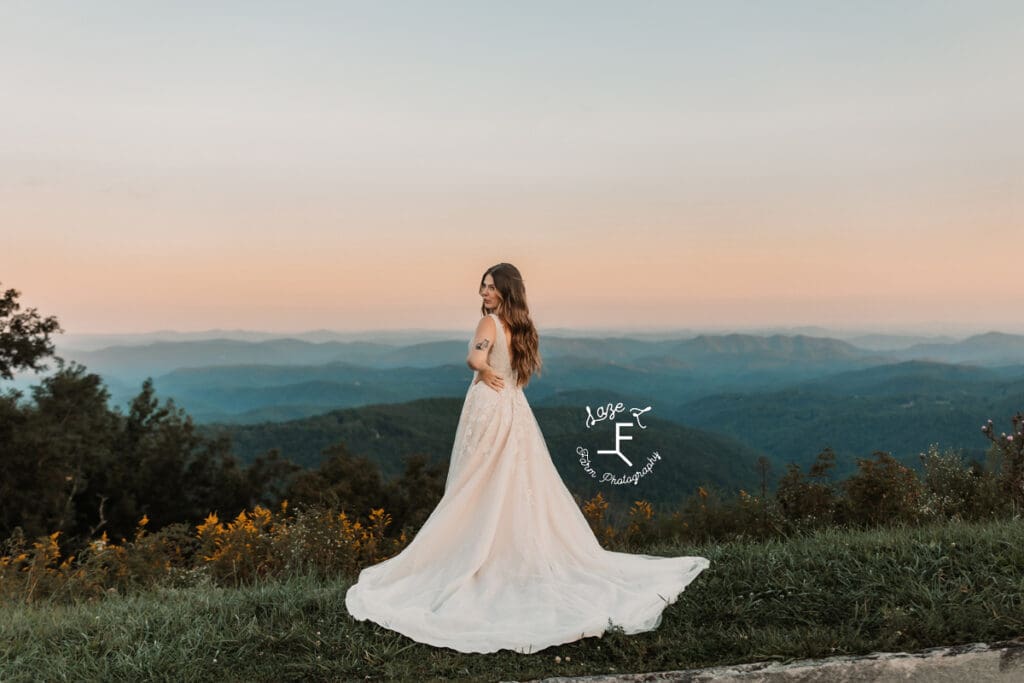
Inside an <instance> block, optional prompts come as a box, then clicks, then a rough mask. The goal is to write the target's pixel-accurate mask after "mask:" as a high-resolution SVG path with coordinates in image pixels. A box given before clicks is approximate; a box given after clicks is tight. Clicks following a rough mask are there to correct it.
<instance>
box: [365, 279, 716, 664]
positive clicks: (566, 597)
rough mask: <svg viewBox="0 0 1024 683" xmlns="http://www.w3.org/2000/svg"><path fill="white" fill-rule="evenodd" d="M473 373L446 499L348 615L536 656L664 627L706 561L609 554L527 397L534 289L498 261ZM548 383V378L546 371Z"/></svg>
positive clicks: (426, 637)
mask: <svg viewBox="0 0 1024 683" xmlns="http://www.w3.org/2000/svg"><path fill="white" fill-rule="evenodd" d="M480 296H481V297H482V299H483V301H482V309H483V310H482V312H483V313H484V316H483V318H482V319H481V320H480V324H479V325H478V326H477V329H476V333H475V335H474V337H473V340H472V341H470V343H469V355H468V356H467V358H466V362H467V364H468V365H469V367H471V368H472V369H473V370H474V373H473V381H472V382H471V383H470V385H469V389H468V391H467V393H466V399H465V402H464V403H463V406H462V414H461V416H460V417H459V424H458V427H457V428H456V431H455V443H454V446H453V448H452V455H451V462H450V465H449V469H448V479H447V481H446V482H445V492H444V495H443V496H442V498H441V501H440V502H439V503H438V504H437V507H436V508H434V510H433V512H431V514H430V517H428V518H427V521H426V522H424V524H423V526H422V528H421V529H420V531H419V533H417V534H416V536H415V537H414V538H413V540H412V542H410V543H409V545H408V546H406V548H405V549H404V550H403V551H402V552H401V553H399V554H398V555H395V556H394V557H391V558H389V559H387V560H384V561H383V562H380V563H379V564H376V565H374V566H372V567H367V568H366V569H364V570H363V571H362V572H361V573H360V574H359V580H358V581H357V583H356V584H355V585H353V586H352V587H351V588H350V589H349V591H348V593H347V595H346V596H345V605H346V607H347V608H348V611H349V613H350V614H351V615H352V616H353V617H355V618H356V619H359V620H364V619H369V620H372V621H374V622H376V623H378V624H380V625H382V626H385V627H387V628H390V629H392V630H395V631H398V632H400V633H404V634H405V635H407V636H409V637H410V638H412V639H413V640H417V641H419V642H422V643H429V644H431V645H437V646H444V647H450V648H452V649H454V650H458V651H459V652H479V653H486V652H495V651H497V650H500V649H508V650H514V651H516V652H522V653H531V652H536V651H538V650H541V649H543V648H545V647H548V646H551V645H558V644H562V643H567V642H571V641H574V640H578V639H580V638H584V637H588V636H600V635H601V634H603V633H604V631H605V630H606V629H607V628H609V626H612V625H614V626H621V627H622V628H623V630H624V632H625V633H639V632H642V631H650V630H653V629H655V628H657V627H658V626H659V625H660V624H661V614H662V611H663V610H664V609H665V607H666V606H668V605H669V604H671V603H673V602H675V601H676V598H677V597H678V596H679V594H680V593H681V592H682V591H683V589H684V588H685V587H686V586H687V585H688V584H689V583H690V582H691V581H693V579H694V578H695V577H696V576H697V575H698V574H699V573H700V572H701V571H703V570H704V569H705V568H707V567H708V566H709V562H708V560H706V559H705V558H703V557H657V556H653V555H640V554H628V553H620V552H612V551H608V550H605V549H604V548H602V547H601V545H600V543H598V541H597V538H596V537H595V536H594V534H593V532H592V531H591V529H590V526H589V524H588V523H587V520H586V518H585V517H584V516H583V513H582V511H581V510H580V509H579V507H578V506H577V504H576V501H575V500H574V499H573V497H572V494H571V493H570V492H569V490H568V489H567V488H566V487H565V484H564V483H563V482H562V479H561V477H560V475H559V474H558V471H557V470H556V469H555V466H554V464H553V463H552V461H551V455H550V453H549V452H548V449H547V445H546V444H545V442H544V436H543V435H542V433H541V430H540V426H539V425H538V424H537V421H536V419H535V418H534V415H533V412H532V411H531V409H530V405H529V404H528V403H527V401H526V396H525V395H524V393H523V387H525V386H526V385H527V383H528V382H529V378H530V375H531V374H532V373H533V372H535V371H539V370H540V368H541V359H540V354H539V353H538V337H537V330H536V328H535V327H534V325H533V322H532V321H531V320H530V313H529V308H528V307H527V305H526V291H525V289H524V286H523V278H522V276H521V275H520V274H519V271H518V270H517V269H516V267H515V266H513V265H511V264H509V263H499V264H498V265H496V266H492V267H491V268H488V269H487V272H485V273H484V276H483V278H482V279H481V283H480ZM538 374H539V373H538Z"/></svg>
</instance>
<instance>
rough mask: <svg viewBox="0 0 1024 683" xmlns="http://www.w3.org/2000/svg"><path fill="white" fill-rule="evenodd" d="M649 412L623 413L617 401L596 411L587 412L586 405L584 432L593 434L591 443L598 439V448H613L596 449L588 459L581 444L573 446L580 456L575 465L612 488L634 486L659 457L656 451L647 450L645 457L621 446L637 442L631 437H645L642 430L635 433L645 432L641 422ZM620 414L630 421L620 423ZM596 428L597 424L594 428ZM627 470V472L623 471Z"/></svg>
mask: <svg viewBox="0 0 1024 683" xmlns="http://www.w3.org/2000/svg"><path fill="white" fill-rule="evenodd" d="M650 410H651V406H647V407H645V408H629V409H628V410H627V409H626V407H625V406H624V405H623V404H622V403H621V402H620V403H615V404H612V403H607V404H605V405H602V406H598V408H597V409H596V410H591V408H590V406H589V405H588V406H586V412H587V415H586V421H585V425H586V428H587V429H588V430H592V431H593V433H594V441H598V440H600V441H601V445H604V446H614V447H613V448H600V449H598V450H596V451H595V452H594V455H593V459H592V458H591V455H590V450H589V449H587V448H585V447H584V446H583V445H579V446H577V447H576V454H577V455H579V456H580V459H579V462H580V466H582V467H583V471H584V472H586V473H587V474H589V475H590V476H591V477H593V478H594V479H598V480H599V481H602V482H608V483H610V484H615V485H620V484H633V485H636V484H638V483H640V479H641V478H643V477H645V476H646V475H648V474H650V472H651V471H652V470H653V469H654V463H656V462H657V461H659V460H661V454H660V453H658V451H651V452H650V454H649V455H646V456H644V455H643V454H642V452H643V450H644V449H642V448H637V447H636V444H635V443H634V444H629V445H628V446H624V445H623V444H624V442H631V441H639V440H640V439H636V438H634V437H636V436H646V435H644V434H643V432H642V431H641V432H637V431H636V430H638V429H639V430H645V429H647V425H645V424H644V423H643V416H644V415H645V414H646V413H648V412H650ZM623 413H628V416H630V417H631V418H632V419H631V420H630V421H628V422H627V421H623V418H625V417H626V415H623ZM620 416H621V417H620ZM600 423H611V424H600ZM596 425H599V426H598V427H597V429H595V426H596ZM612 426H613V427H614V429H612V428H611V427H612ZM644 440H645V441H646V439H644ZM641 463H642V464H641ZM627 468H628V471H625V470H626V469H627ZM598 470H602V471H601V472H599V471H598Z"/></svg>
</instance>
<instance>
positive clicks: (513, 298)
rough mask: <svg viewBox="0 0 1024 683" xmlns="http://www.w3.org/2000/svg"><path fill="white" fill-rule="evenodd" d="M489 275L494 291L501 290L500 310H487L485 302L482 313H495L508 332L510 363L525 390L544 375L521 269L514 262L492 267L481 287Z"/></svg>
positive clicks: (537, 336) (538, 340)
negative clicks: (534, 380)
mask: <svg viewBox="0 0 1024 683" xmlns="http://www.w3.org/2000/svg"><path fill="white" fill-rule="evenodd" d="M488 275H490V276H491V277H493V278H494V288H495V289H496V290H497V291H498V297H499V299H500V307H499V308H498V310H496V311H491V310H488V308H487V307H486V306H484V304H483V303H481V304H480V311H481V313H482V314H483V315H487V314H488V313H491V312H496V313H497V314H498V317H499V318H501V322H502V323H503V324H504V326H505V330H506V332H507V333H508V334H507V336H508V350H509V361H510V362H511V363H512V367H513V368H514V369H515V371H516V376H517V377H518V384H519V386H521V387H525V386H526V385H527V384H529V383H530V376H531V375H532V374H533V373H535V372H536V373H537V376H538V377H539V376H540V375H541V367H542V366H543V361H542V360H541V357H540V336H539V335H538V334H537V328H536V327H535V326H534V324H533V320H531V319H530V307H529V306H527V304H526V286H525V283H524V281H523V276H522V275H521V274H520V273H519V269H518V268H516V267H515V266H513V265H512V264H511V263H499V264H498V265H495V266H491V267H490V268H488V269H487V270H486V271H484V274H483V275H481V276H480V288H481V289H483V286H484V280H485V279H486V278H487V276H488Z"/></svg>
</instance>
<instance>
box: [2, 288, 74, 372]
mask: <svg viewBox="0 0 1024 683" xmlns="http://www.w3.org/2000/svg"><path fill="white" fill-rule="evenodd" d="M19 296H21V292H19V291H18V290H16V289H8V290H7V291H6V292H4V295H3V298H0V379H14V371H15V370H41V369H44V368H45V367H46V366H45V365H43V364H42V360H43V359H44V358H46V357H47V356H52V355H53V353H54V348H53V342H52V341H51V340H50V335H51V334H54V333H56V332H63V331H64V330H62V329H61V327H60V324H59V323H58V322H57V318H56V317H54V316H52V315H51V316H49V317H46V318H41V317H40V316H39V313H38V312H37V311H36V309H34V308H29V309H27V310H25V311H24V312H23V313H19V312H18V311H20V310H21V305H20V304H19V303H18V297H19Z"/></svg>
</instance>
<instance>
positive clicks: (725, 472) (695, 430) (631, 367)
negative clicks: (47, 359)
mask: <svg viewBox="0 0 1024 683" xmlns="http://www.w3.org/2000/svg"><path fill="white" fill-rule="evenodd" d="M859 341H860V342H861V343H862V344H864V346H857V345H855V344H852V343H849V342H847V341H841V340H838V339H832V338H827V337H811V336H806V335H792V336H786V335H773V336H756V335H748V334H726V335H699V336H695V337H693V338H690V339H672V340H661V341H648V340H642V339H630V338H600V339H594V338H574V337H555V336H550V335H549V336H544V337H542V341H541V353H542V354H543V356H544V361H545V367H544V374H543V376H541V377H535V378H534V379H533V380H531V383H530V386H529V387H528V388H527V396H528V398H529V400H530V402H531V404H532V405H533V406H534V408H535V409H536V410H537V415H538V420H539V421H540V422H541V424H542V427H543V428H544V432H545V436H546V437H547V439H548V444H549V447H550V448H551V450H552V457H553V458H554V460H555V462H556V464H557V465H558V467H559V469H560V471H563V475H564V476H565V477H566V478H567V479H568V480H570V481H571V480H572V479H573V477H574V476H576V475H577V474H580V475H581V476H582V470H581V468H580V467H579V465H578V463H577V458H576V455H575V445H574V444H572V443H570V442H571V438H570V436H569V435H571V434H574V432H572V431H571V430H570V429H569V427H566V428H565V429H560V428H559V425H560V424H564V425H572V426H573V428H575V426H576V425H578V423H579V422H580V420H581V416H582V414H583V411H584V410H585V407H586V406H587V405H590V406H597V405H600V404H603V403H607V402H609V401H614V400H623V401H624V402H625V403H626V404H627V405H629V406H648V405H649V406H651V407H652V411H651V413H650V414H651V416H652V417H654V418H660V419H662V420H667V421H670V422H671V423H674V424H673V425H671V426H670V425H669V424H668V423H662V425H661V426H660V427H659V428H660V429H663V430H665V436H666V440H665V441H666V446H665V447H664V450H665V456H666V457H665V460H664V464H668V463H669V462H670V457H669V456H672V457H674V458H676V459H677V460H678V461H679V462H678V463H677V464H678V466H679V467H681V468H684V469H685V472H686V473H687V477H689V478H687V477H684V476H683V474H682V473H680V474H679V479H678V481H677V482H676V480H675V478H674V476H672V475H671V473H670V472H669V471H665V470H667V468H662V467H660V466H659V467H657V468H655V471H656V473H657V474H658V475H660V476H661V477H668V480H667V482H668V483H663V484H659V485H658V486H659V488H662V487H663V488H665V489H666V490H667V489H668V488H669V487H670V486H671V485H672V482H676V483H678V484H679V485H682V486H685V487H687V488H689V489H691V490H692V489H693V488H694V487H695V486H697V485H699V484H700V483H701V482H704V481H709V482H712V483H713V484H715V485H720V486H724V487H729V488H734V487H737V486H748V485H750V482H751V477H753V476H755V473H753V469H751V470H750V472H748V471H747V469H748V468H753V465H752V462H753V461H755V460H756V457H757V455H759V454H763V455H765V456H766V457H767V458H768V460H769V461H770V462H771V464H772V467H773V477H772V478H773V479H774V478H777V477H778V476H779V475H780V474H781V472H782V470H783V468H784V465H785V463H787V462H796V463H798V464H800V465H802V466H806V465H808V464H809V463H811V462H812V461H813V460H814V458H815V456H816V455H817V454H818V453H819V452H820V451H821V450H822V449H824V448H825V447H831V448H832V449H834V451H835V452H836V454H837V463H836V468H835V475H836V476H840V477H841V476H845V475H848V474H850V473H852V472H853V471H854V470H855V467H856V464H855V463H856V459H857V458H867V457H870V456H871V454H872V453H873V452H874V451H877V450H883V451H887V452H890V453H892V454H893V455H894V456H895V457H897V458H898V459H900V460H901V461H903V462H905V463H907V464H910V465H913V466H915V467H916V466H917V465H918V462H917V458H918V454H919V453H921V452H924V451H925V450H926V449H927V448H928V446H929V445H930V444H932V443H938V444H940V445H942V446H943V447H947V446H948V447H954V448H959V449H962V450H963V452H964V455H965V456H967V458H968V459H971V458H974V459H981V458H983V457H984V453H985V450H986V448H987V446H988V443H987V441H986V440H985V439H984V438H982V435H981V434H980V432H979V430H978V429H979V426H980V425H981V424H982V422H983V421H984V420H985V419H987V418H989V417H994V418H997V419H998V417H999V416H1006V415H1012V414H1014V413H1015V412H1017V411H1018V410H1021V409H1024V337H1022V336H1019V335H1009V334H1001V333H996V332H992V333H988V334H983V335H977V336H974V337H970V338H968V339H965V340H962V341H948V340H944V341H942V342H934V341H926V342H921V341H920V340H919V339H902V338H897V337H886V336H885V335H874V336H871V337H864V338H862V339H861V340H859ZM901 345H902V346H901ZM866 346H870V347H871V348H865V347H866ZM464 354H465V341H464V340H457V341H456V340H453V341H430V342H425V343H416V344H407V345H395V344H380V343H372V342H365V341H358V342H351V341H348V342H342V341H321V342H310V341H304V340H301V339H272V340H266V341H240V340H228V339H217V340H205V341H179V342H159V343H153V344H148V345H138V346H118V347H108V348H103V349H99V350H94V351H83V352H74V351H71V350H67V351H64V355H65V356H67V357H69V358H74V359H76V360H80V361H81V362H83V363H85V364H86V365H87V366H88V367H89V368H90V370H91V371H94V372H99V373H100V374H102V375H103V377H104V381H105V382H106V383H107V385H108V387H109V388H110V390H111V393H112V396H113V399H114V401H115V402H121V403H123V402H124V401H126V400H127V399H128V398H130V397H131V396H134V395H135V393H137V391H138V383H139V381H140V379H141V378H142V377H144V376H148V375H152V376H154V377H156V379H155V383H154V384H155V386H156V389H157V392H158V394H159V395H160V396H161V397H173V398H174V399H175V401H176V402H177V403H178V404H179V405H181V406H183V407H184V408H185V409H186V410H187V411H188V412H189V414H191V415H192V416H193V418H194V419H195V420H196V421H197V422H198V423H201V424H207V425H212V424H214V423H216V424H218V427H217V429H218V430H220V429H225V430H227V431H228V432H229V433H230V434H231V436H232V438H233V439H234V440H235V448H236V452H237V453H238V454H239V455H241V456H243V457H244V458H247V459H248V458H252V457H254V456H255V455H257V454H260V453H263V452H266V451H268V450H269V449H271V448H279V449H281V451H282V455H284V456H286V457H289V458H292V459H294V460H296V461H298V462H300V463H303V464H305V465H315V464H316V463H317V462H318V461H319V458H320V452H321V450H322V449H323V448H324V447H325V446H326V445H329V444H330V443H331V442H332V440H343V441H345V443H346V444H347V445H348V446H349V448H350V449H351V450H352V451H353V452H355V453H362V454H366V455H372V456H373V457H374V458H375V459H377V460H378V461H379V462H380V464H381V467H382V469H383V471H384V472H385V474H386V475H392V476H393V475H394V474H395V473H396V472H397V471H398V469H399V465H398V461H399V460H400V454H402V453H405V452H407V451H408V450H409V449H413V450H416V451H420V452H423V453H425V454H428V455H429V456H430V457H431V458H432V459H443V458H446V457H448V455H449V454H450V449H451V444H452V438H453V436H454V426H455V423H456V421H457V418H458V406H459V405H460V403H461V400H462V398H463V397H464V396H465V392H466V389H467V387H468V384H469V378H470V372H469V370H468V368H466V367H465V365H463V364H462V363H461V360H462V358H463V357H464ZM453 359H455V360H458V361H459V362H457V363H453V362H452V361H453ZM432 400H436V401H437V402H436V403H432V402H431V401H432ZM383 404H398V405H397V406H396V407H394V408H390V409H389V408H387V407H385V406H384V405H383ZM371 406H372V407H371ZM545 408H550V409H551V410H550V411H549V410H545ZM353 409H354V410H353ZM556 409H557V410H556ZM389 411H390V412H389ZM421 413H422V414H421ZM304 418H309V419H304ZM267 422H270V423H271V424H267ZM563 436H564V438H563ZM560 439H562V440H561V441H560ZM716 439H717V440H718V441H716ZM697 443H701V444H711V443H714V444H715V445H714V451H713V452H711V451H707V450H701V448H699V447H697V446H695V445H694V444H697ZM708 447H709V448H710V446H708ZM743 449H749V450H743ZM683 463H688V464H686V465H685V467H684V465H683ZM569 465H572V467H569ZM581 481H582V480H581ZM651 485H653V484H652V482H645V484H644V486H651ZM610 488H611V487H608V486H604V487H602V489H601V490H605V491H607V490H608V489H610ZM616 488H622V487H616ZM624 495H625V494H624Z"/></svg>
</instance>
